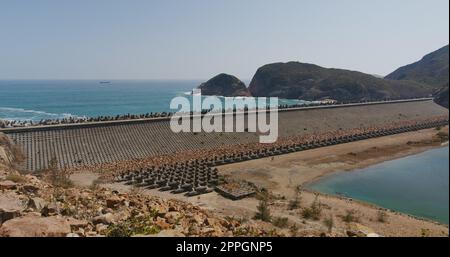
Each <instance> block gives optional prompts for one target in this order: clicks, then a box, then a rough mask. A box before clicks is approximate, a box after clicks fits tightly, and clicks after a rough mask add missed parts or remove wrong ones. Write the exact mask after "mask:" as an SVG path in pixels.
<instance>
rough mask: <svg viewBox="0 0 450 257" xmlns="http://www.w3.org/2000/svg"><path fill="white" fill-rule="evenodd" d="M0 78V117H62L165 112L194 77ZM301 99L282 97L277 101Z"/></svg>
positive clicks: (192, 84)
mask: <svg viewBox="0 0 450 257" xmlns="http://www.w3.org/2000/svg"><path fill="white" fill-rule="evenodd" d="M99 82H100V81H98V80H0V119H5V120H33V121H39V120H41V119H57V118H64V117H70V116H73V117H95V116H99V115H118V114H127V113H130V114H142V113H147V112H163V111H166V112H169V111H172V112H173V111H176V110H171V109H170V106H169V104H170V101H171V100H172V98H174V97H176V96H187V97H188V98H190V97H191V96H189V95H188V94H187V93H188V92H190V91H191V90H192V89H193V88H195V87H197V86H198V85H199V84H200V83H201V82H202V81H199V80H198V81H197V80H113V81H111V83H109V84H101V83H99ZM301 102H304V101H299V100H283V99H280V102H279V103H280V104H295V103H301Z"/></svg>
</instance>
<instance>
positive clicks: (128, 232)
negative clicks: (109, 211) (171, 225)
mask: <svg viewBox="0 0 450 257" xmlns="http://www.w3.org/2000/svg"><path fill="white" fill-rule="evenodd" d="M160 229H161V228H159V227H158V226H157V225H155V224H153V217H152V216H151V215H150V216H140V217H131V218H129V219H127V220H126V221H124V222H122V223H119V224H112V225H109V226H108V229H107V231H106V236H108V237H130V236H133V235H151V234H157V233H159V231H160Z"/></svg>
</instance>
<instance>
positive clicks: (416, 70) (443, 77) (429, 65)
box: [385, 45, 449, 88]
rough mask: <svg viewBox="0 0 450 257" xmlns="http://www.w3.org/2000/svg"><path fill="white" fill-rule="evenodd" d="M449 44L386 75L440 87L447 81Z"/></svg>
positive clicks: (388, 77) (389, 77)
mask: <svg viewBox="0 0 450 257" xmlns="http://www.w3.org/2000/svg"><path fill="white" fill-rule="evenodd" d="M448 48H449V46H448V45H447V46H444V47H442V48H441V49H438V50H436V51H434V52H432V53H430V54H427V55H425V56H424V57H423V58H422V59H421V60H420V61H418V62H415V63H412V64H409V65H406V66H403V67H400V68H398V69H397V70H396V71H394V72H392V73H391V74H389V75H387V76H386V77H385V78H386V79H391V80H413V81H417V82H420V83H425V84H429V85H431V86H433V87H434V88H440V87H441V86H442V85H444V84H445V83H446V82H448V80H449V78H448V72H449V69H448V65H449V55H448V50H449V49H448Z"/></svg>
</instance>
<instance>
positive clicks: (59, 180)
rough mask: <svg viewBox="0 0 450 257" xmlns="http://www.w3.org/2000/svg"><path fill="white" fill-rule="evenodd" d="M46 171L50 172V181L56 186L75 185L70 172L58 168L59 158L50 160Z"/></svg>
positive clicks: (67, 186) (66, 186)
mask: <svg viewBox="0 0 450 257" xmlns="http://www.w3.org/2000/svg"><path fill="white" fill-rule="evenodd" d="M44 173H47V174H48V175H47V177H48V178H49V179H50V183H51V184H52V185H53V186H55V187H62V188H69V187H72V186H73V182H72V180H70V173H69V172H67V171H64V170H59V169H58V160H57V159H56V158H55V157H53V158H52V159H51V160H50V161H49V164H48V168H47V169H46V170H44Z"/></svg>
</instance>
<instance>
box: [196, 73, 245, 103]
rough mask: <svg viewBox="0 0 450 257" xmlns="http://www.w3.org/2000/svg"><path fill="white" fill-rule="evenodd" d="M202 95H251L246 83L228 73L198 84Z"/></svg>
mask: <svg viewBox="0 0 450 257" xmlns="http://www.w3.org/2000/svg"><path fill="white" fill-rule="evenodd" d="M198 89H201V90H202V95H215V96H227V97H233V96H250V93H249V92H248V90H247V87H246V86H245V84H244V83H243V82H242V81H240V80H239V79H238V78H236V77H235V76H232V75H228V74H224V73H222V74H219V75H217V76H215V77H214V78H212V79H210V80H208V81H206V82H205V83H202V84H201V85H200V86H198Z"/></svg>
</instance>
